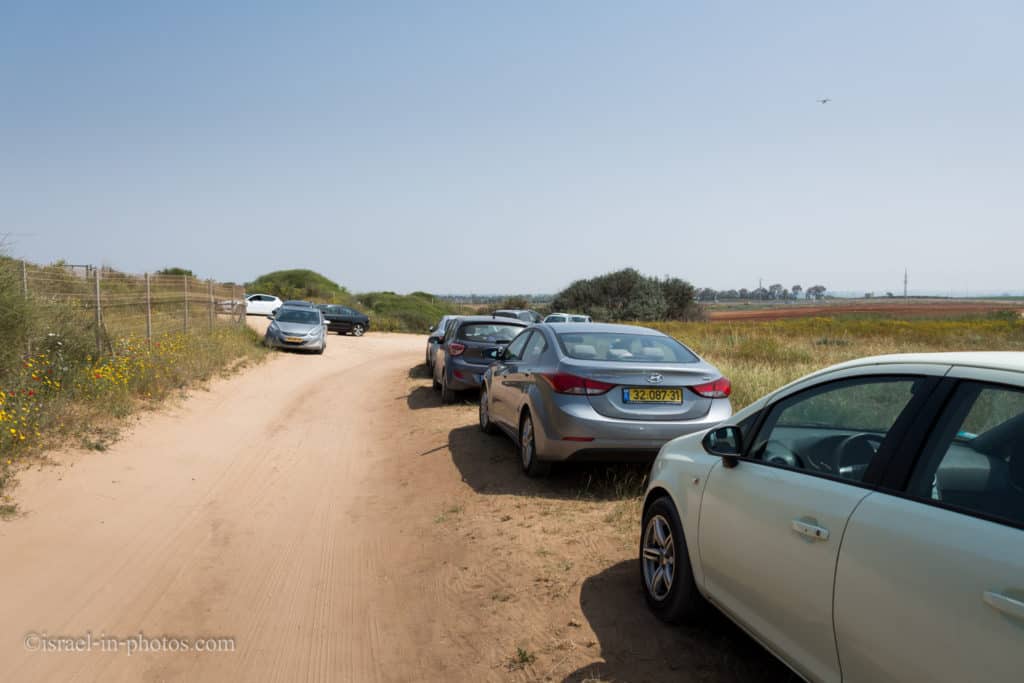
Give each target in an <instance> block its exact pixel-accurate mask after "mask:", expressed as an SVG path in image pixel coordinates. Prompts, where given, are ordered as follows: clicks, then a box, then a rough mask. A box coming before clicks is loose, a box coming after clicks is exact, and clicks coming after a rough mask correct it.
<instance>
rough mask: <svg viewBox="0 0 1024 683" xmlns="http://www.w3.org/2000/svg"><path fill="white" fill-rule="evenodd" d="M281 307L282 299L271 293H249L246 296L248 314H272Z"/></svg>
mask: <svg viewBox="0 0 1024 683" xmlns="http://www.w3.org/2000/svg"><path fill="white" fill-rule="evenodd" d="M279 308H281V300H280V299H278V298H277V297H276V296H271V295H270V294H247V295H246V297H245V313H246V315H267V316H269V315H271V314H273V312H274V311H276V310H277V309H279Z"/></svg>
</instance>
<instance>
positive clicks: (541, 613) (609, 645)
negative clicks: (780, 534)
mask: <svg viewBox="0 0 1024 683" xmlns="http://www.w3.org/2000/svg"><path fill="white" fill-rule="evenodd" d="M422 353H423V338H422V337H419V336H409V335H388V334H370V335H367V336H366V337H364V338H362V339H356V338H352V337H340V336H336V335H331V336H330V338H329V346H328V349H327V352H326V354H324V355H323V356H315V355H308V356H307V355H298V354H275V356H274V357H273V358H272V359H271V360H269V361H268V362H267V363H265V364H263V365H260V366H258V367H256V368H253V369H250V370H247V371H245V372H243V373H242V374H240V375H237V376H235V377H233V378H230V379H227V380H218V381H216V382H214V383H213V384H212V385H211V387H210V388H209V389H208V390H198V391H196V392H194V393H193V394H192V396H190V397H189V398H188V399H187V400H185V401H183V402H181V403H180V404H179V405H177V406H174V407H171V408H169V409H166V410H162V411H160V412H157V413H149V414H145V415H143V416H142V417H141V419H140V420H139V421H138V422H137V423H136V424H135V426H134V427H133V428H132V429H130V430H129V432H128V433H127V434H126V435H125V436H124V438H123V439H122V440H121V441H119V442H118V443H117V444H115V445H114V446H113V447H112V448H111V449H110V450H108V451H106V452H103V453H93V452H89V453H84V452H67V453H62V454H57V455H56V457H55V459H56V461H57V462H58V465H57V466H55V467H44V468H41V469H38V470H33V471H29V472H23V473H22V475H21V476H20V485H19V487H18V488H17V490H16V491H15V496H16V498H17V500H18V502H19V504H20V507H21V509H22V510H23V511H24V514H23V515H22V516H21V517H19V518H17V519H15V520H13V521H10V522H6V523H2V524H0V566H2V575H0V576H2V581H0V681H44V680H45V681H56V680H76V681H93V680H103V681H170V680H181V681H197V680H200V681H202V680H205V681H229V680H246V681H264V680H265V681H292V680H296V681H480V680H496V681H526V680H557V681H563V680H564V681H583V680H608V681H612V680H614V681H643V680H778V679H779V677H780V676H783V675H784V672H782V670H781V669H780V667H779V666H778V665H777V664H775V663H774V661H773V660H771V658H770V657H768V656H767V655H766V654H765V653H764V652H763V651H762V650H760V649H759V648H757V647H756V646H755V645H753V643H751V642H750V641H749V640H748V639H746V638H745V636H743V635H741V634H740V633H739V632H738V631H737V630H736V629H735V628H732V627H731V626H729V625H728V624H725V623H723V620H720V619H719V620H712V622H711V623H710V625H709V626H708V627H706V628H701V629H698V630H693V629H671V628H667V627H665V626H664V625H662V624H660V623H658V622H657V621H656V620H654V619H653V618H652V617H650V616H649V615H648V614H647V612H646V610H645V609H644V607H643V603H642V596H641V594H640V592H639V587H638V582H637V577H636V568H635V563H634V561H633V559H632V557H633V544H634V543H635V540H634V537H635V529H634V528H633V525H632V524H631V523H629V521H628V515H626V514H625V513H624V509H625V507H624V506H628V502H625V503H624V502H622V501H619V500H614V499H610V497H609V496H606V495H605V494H603V493H601V492H600V491H597V489H595V491H597V493H592V492H591V483H592V481H593V479H594V477H595V476H597V475H595V473H594V472H593V471H589V470H586V469H570V470H566V471H563V472H556V473H555V475H554V476H553V477H552V478H551V479H549V480H545V481H542V482H535V481H529V480H527V479H525V477H523V476H522V475H521V473H520V472H519V471H518V466H517V464H516V461H515V455H514V452H513V450H512V447H511V444H510V443H508V442H507V440H505V439H503V438H500V437H487V436H485V435H483V434H482V433H480V432H479V430H478V429H477V427H476V425H475V419H476V409H475V406H474V405H473V404H471V403H469V402H467V403H464V404H461V405H455V406H444V407H442V406H440V404H439V401H438V400H437V396H436V393H435V392H433V391H432V390H431V389H430V382H429V380H428V379H427V378H426V375H425V373H424V372H423V370H422V367H417V366H420V364H421V363H422ZM474 398H475V397H471V396H470V397H467V401H472V400H474ZM623 518H625V519H626V520H627V522H626V523H625V524H623V523H622V520H623ZM90 632H91V633H92V634H93V638H94V639H98V637H99V636H100V635H101V634H105V635H106V636H113V637H119V638H131V637H134V636H137V635H138V634H139V633H140V632H141V633H142V634H145V636H146V637H147V638H160V637H164V636H166V637H175V638H190V639H195V638H198V637H226V638H233V639H234V642H235V646H234V651H232V652H215V653H210V652H204V653H197V652H187V653H182V652H178V653H171V652H159V653H156V652H148V653H146V652H141V653H140V652H135V653H133V654H131V655H130V656H129V655H128V653H127V652H126V648H127V647H128V646H127V645H122V646H120V647H121V648H122V649H121V651H120V652H116V653H114V652H103V651H101V649H100V648H99V646H94V649H93V651H92V652H85V653H83V652H41V651H30V650H29V649H28V648H26V645H25V638H26V635H28V634H31V633H38V634H44V633H45V634H46V635H47V636H49V637H51V638H52V637H55V636H70V637H84V636H85V635H86V634H87V633H90ZM94 642H95V640H94ZM520 649H521V650H522V652H523V653H524V655H526V656H525V657H524V658H522V660H520V658H518V657H517V653H518V652H519V650H520Z"/></svg>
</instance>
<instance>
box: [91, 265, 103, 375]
mask: <svg viewBox="0 0 1024 683" xmlns="http://www.w3.org/2000/svg"><path fill="white" fill-rule="evenodd" d="M93 282H94V283H95V287H94V288H95V292H96V355H97V356H100V355H103V311H102V310H101V309H100V269H99V268H93Z"/></svg>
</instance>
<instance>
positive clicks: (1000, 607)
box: [981, 591, 1024, 621]
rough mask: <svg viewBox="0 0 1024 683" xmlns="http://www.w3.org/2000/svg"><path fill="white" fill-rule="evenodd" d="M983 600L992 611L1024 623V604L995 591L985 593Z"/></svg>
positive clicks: (982, 596) (982, 595)
mask: <svg viewBox="0 0 1024 683" xmlns="http://www.w3.org/2000/svg"><path fill="white" fill-rule="evenodd" d="M981 599H982V600H984V601H985V604H986V605H988V606H989V607H991V608H992V609H994V610H997V611H999V612H1002V613H1003V614H1006V615H1009V616H1011V617H1013V618H1014V619H1020V620H1021V621H1024V602H1021V601H1020V600H1014V599H1013V598H1011V597H1010V596H1008V595H1003V594H1002V593H996V592H995V591H985V592H984V593H982V594H981Z"/></svg>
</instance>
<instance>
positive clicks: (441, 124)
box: [0, 0, 1024, 293]
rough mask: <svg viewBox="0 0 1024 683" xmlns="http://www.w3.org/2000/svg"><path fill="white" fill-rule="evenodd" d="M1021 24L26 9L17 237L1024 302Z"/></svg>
mask: <svg viewBox="0 0 1024 683" xmlns="http://www.w3.org/2000/svg"><path fill="white" fill-rule="evenodd" d="M1021 26H1024V3H1020V2H1011V1H1007V2H986V1H984V0H979V1H974V2H966V1H964V2H957V3H949V2H941V1H936V0H922V1H920V2H899V1H898V0H887V1H875V0H862V1H860V2H832V1H829V0H813V1H806V2H805V1H793V2H763V1H757V2H710V1H709V2H680V1H678V0H674V1H669V2H636V3H626V2H619V1H608V2H594V1H581V2H532V3H531V2H523V3H494V2H443V3H442V2H406V3H390V2H378V1H374V2H365V3H358V4H356V3H346V2H338V1H324V2H296V3H284V2H258V1H253V0H245V1H244V2H243V1H237V2H227V1H222V2H207V1H203V2H197V1H192V0H176V1H175V2H139V1H138V0H124V1H120V2H112V1H105V0H90V1H88V2H84V1H78V0H66V1H63V2H55V1H51V0H0V233H13V235H12V236H11V237H10V238H9V240H8V241H9V244H8V247H7V249H8V251H10V252H12V253H13V254H14V255H17V256H21V257H26V258H29V259H31V260H35V261H40V262H49V261H53V260H55V259H59V258H63V259H66V260H68V261H72V262H76V263H89V262H93V263H104V264H109V265H113V266H116V267H118V268H121V269H124V270H129V271H134V272H141V271H143V270H151V269H157V268H160V267H164V266H170V265H180V266H184V267H188V268H192V269H193V270H195V271H196V273H197V274H198V275H200V276H202V277H216V278H219V279H222V280H237V281H245V280H248V279H252V278H253V277H255V276H257V275H259V274H260V273H263V272H266V271H269V270H275V269H279V268H291V267H309V268H313V269H315V270H318V271H321V272H323V273H324V274H326V275H327V276H329V277H331V278H332V279H335V280H337V281H338V282H339V283H341V284H343V285H345V286H347V287H349V288H350V289H352V290H355V291H366V290H371V289H391V290H395V291H400V292H404V291H410V290H414V289H423V290H429V291H434V292H441V293H444V292H550V291H555V290H557V289H560V288H561V287H563V286H564V285H566V284H568V283H569V282H570V281H571V280H573V279H576V278H579V277H585V276H590V275H597V274H600V273H603V272H607V271H609V270H613V269H617V268H620V267H625V266H634V267H636V268H638V269H640V270H641V271H643V272H646V273H648V274H652V275H674V276H679V277H683V278H686V279H688V280H690V281H691V282H693V283H694V284H696V285H698V286H710V287H716V288H725V287H741V286H745V287H749V288H753V287H756V286H757V281H758V278H759V277H763V278H764V281H765V285H768V284H770V283H773V282H781V283H783V284H784V285H785V286H787V287H788V286H791V285H793V284H802V285H804V286H805V287H806V286H808V285H812V284H816V283H820V284H824V285H826V286H828V287H830V288H831V289H833V290H861V291H868V290H874V291H885V290H887V289H891V290H894V291H895V290H898V289H899V288H901V287H902V277H903V269H904V267H907V268H909V269H910V274H911V289H912V290H915V289H916V290H939V291H948V290H956V291H957V292H962V291H963V290H965V289H966V288H968V287H969V288H970V290H971V291H972V292H976V291H982V290H995V291H1002V290H1013V291H1020V290H1021V289H1024V272H1022V268H1021V258H1022V253H1024V249H1022V247H1024V189H1022V186H1024V183H1022V181H1024V87H1022V86H1024V40H1021V36H1020V29H1021ZM825 97H828V98H831V99H832V101H831V102H830V103H828V104H824V105H822V104H819V103H817V101H816V100H817V99H819V98H825Z"/></svg>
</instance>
